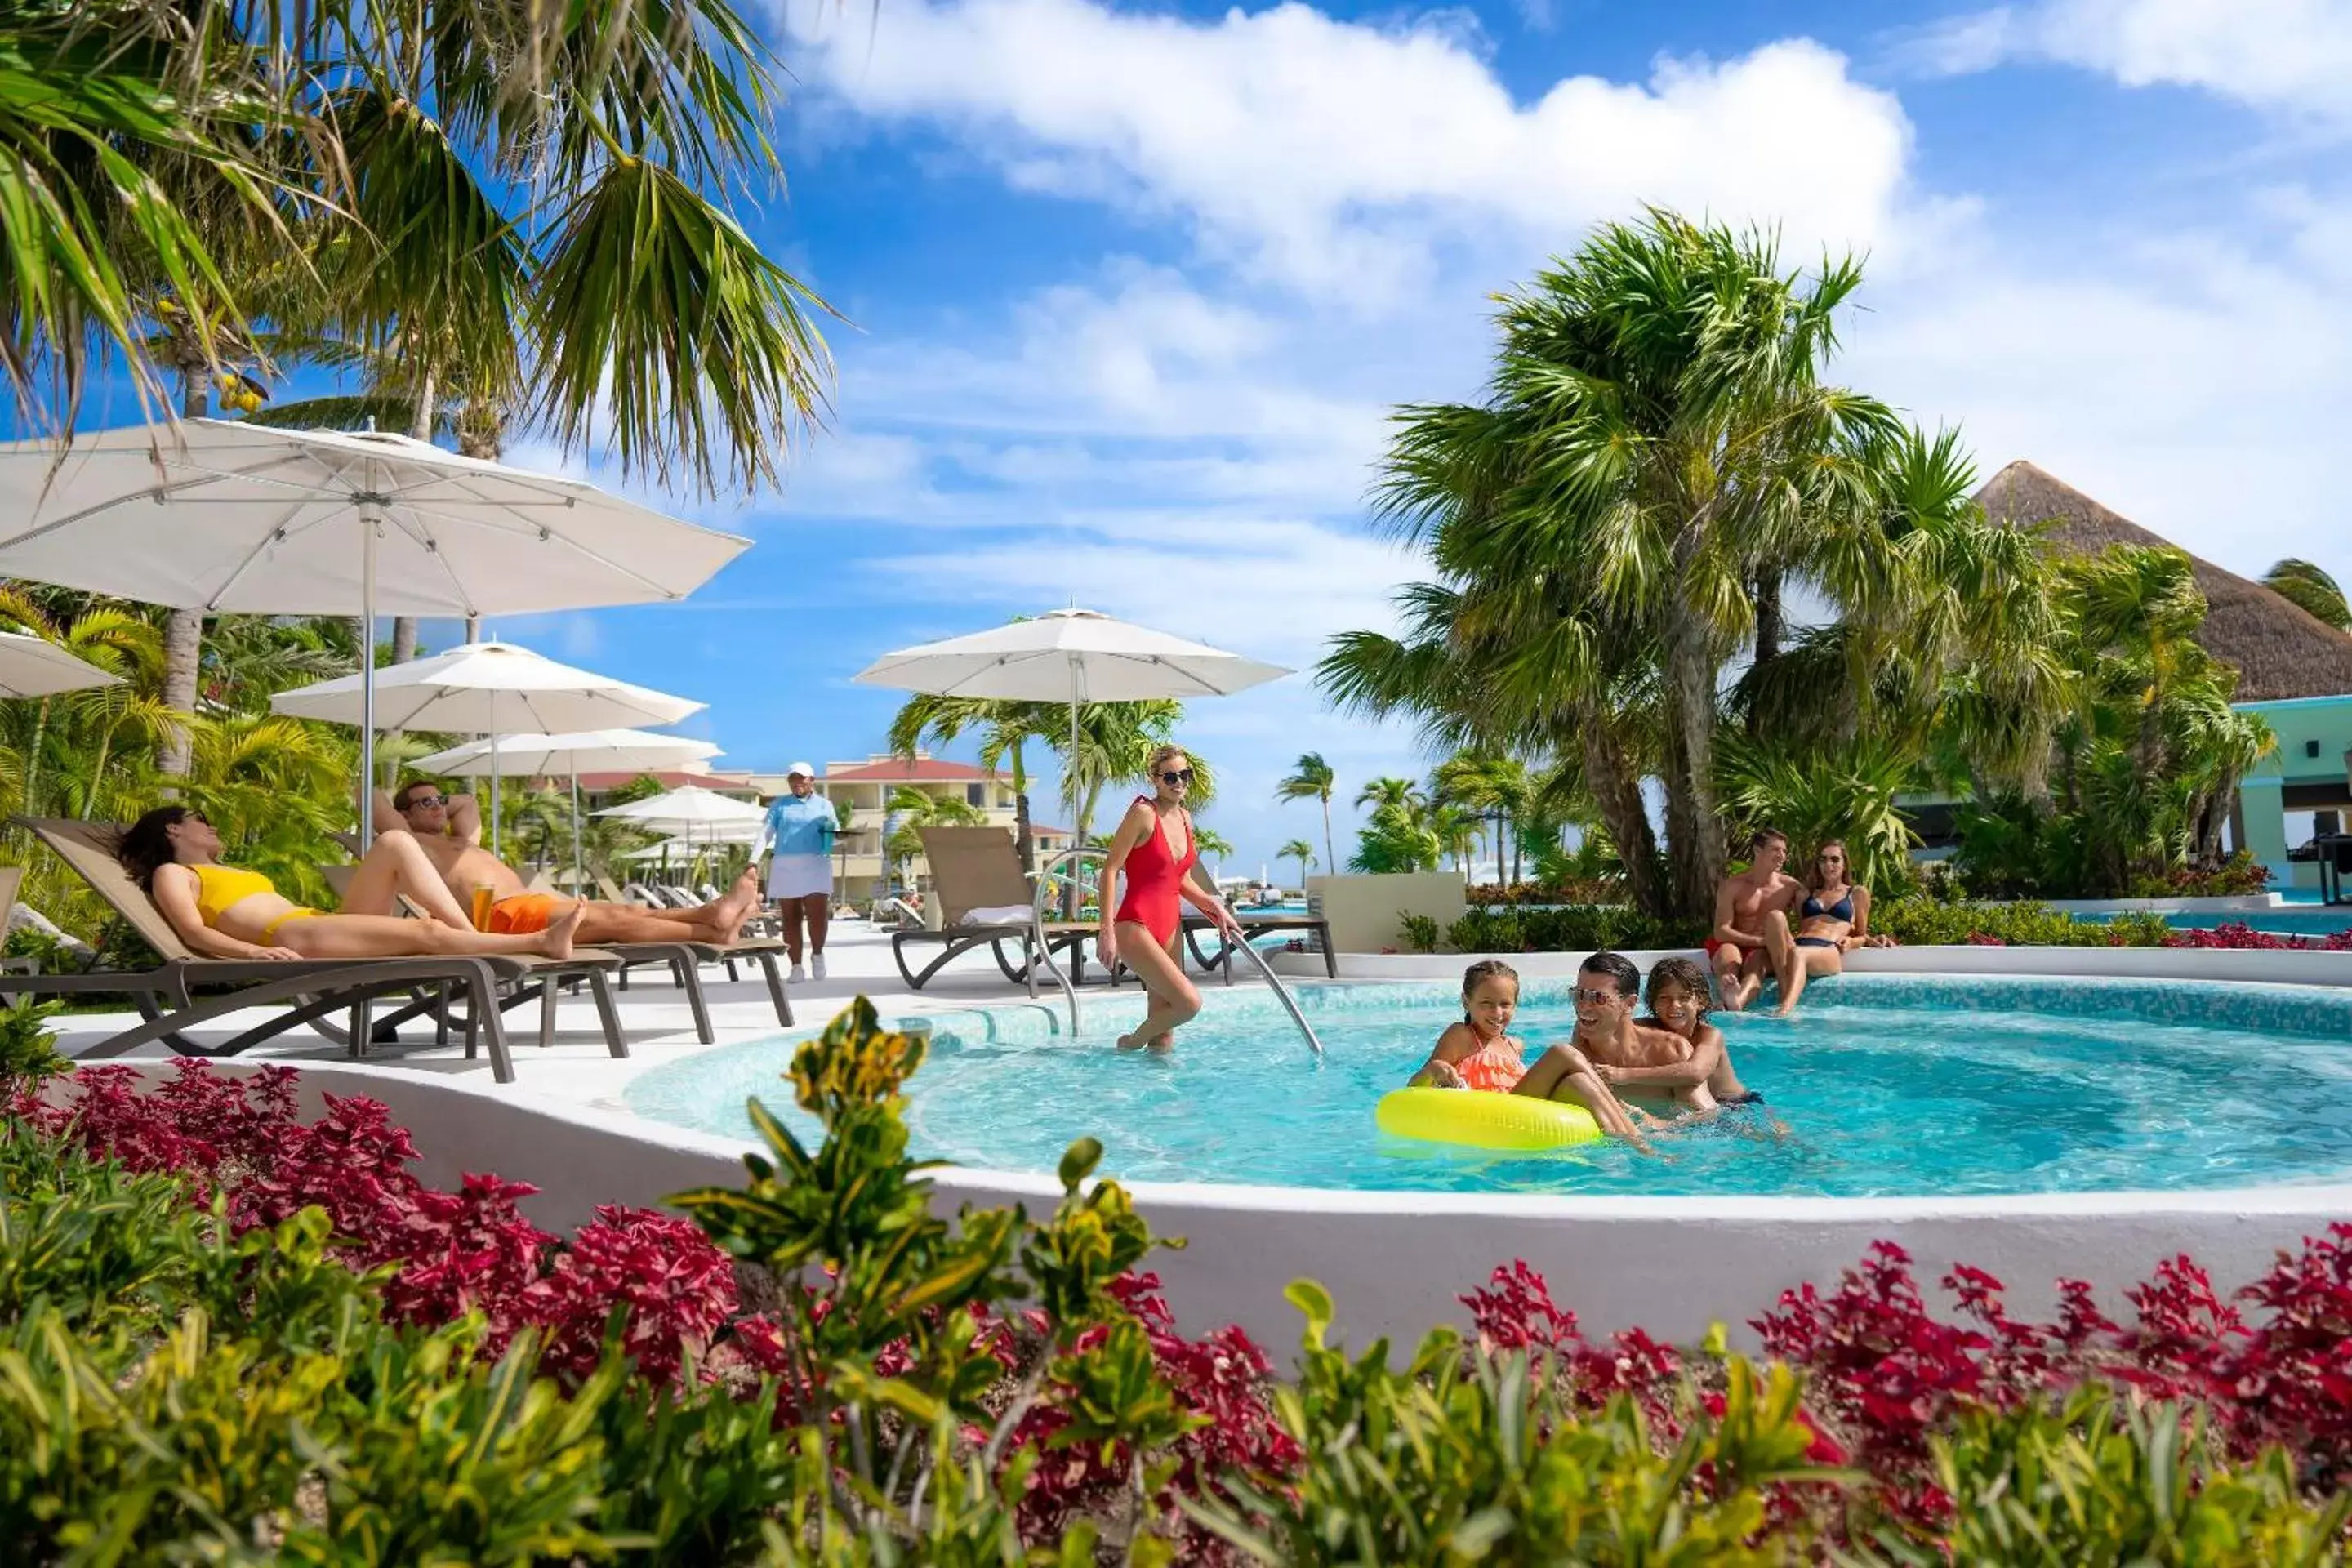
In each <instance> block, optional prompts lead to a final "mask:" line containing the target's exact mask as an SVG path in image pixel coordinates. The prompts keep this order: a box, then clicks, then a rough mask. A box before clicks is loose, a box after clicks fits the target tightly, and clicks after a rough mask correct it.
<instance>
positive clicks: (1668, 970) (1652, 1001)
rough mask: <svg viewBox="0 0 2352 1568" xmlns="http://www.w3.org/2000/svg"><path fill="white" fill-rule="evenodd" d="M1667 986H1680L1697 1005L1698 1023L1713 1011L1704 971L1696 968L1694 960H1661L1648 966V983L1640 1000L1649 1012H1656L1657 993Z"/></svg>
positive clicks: (1702, 1021) (1711, 997)
mask: <svg viewBox="0 0 2352 1568" xmlns="http://www.w3.org/2000/svg"><path fill="white" fill-rule="evenodd" d="M1669 985H1677V986H1680V987H1681V988H1682V990H1683V992H1684V994H1686V995H1687V996H1689V997H1690V999H1691V1000H1692V1001H1694V1002H1696V1003H1697V1004H1698V1016H1699V1021H1700V1022H1701V1023H1704V1022H1706V1016H1707V1014H1708V1013H1710V1012H1712V1011H1713V1010H1714V1008H1713V993H1712V992H1711V991H1710V990H1709V989H1708V987H1707V980H1706V970H1704V969H1701V968H1700V967H1699V966H1698V963H1697V961H1696V960H1695V959H1688V958H1662V959H1660V960H1658V962H1657V963H1654V964H1652V965H1650V983H1649V984H1648V985H1647V986H1646V987H1645V988H1644V989H1643V993H1642V999H1643V1001H1644V1002H1647V1003H1648V1004H1649V1005H1650V1011H1651V1012H1653V1013H1654V1012H1656V1011H1657V1010H1658V993H1659V992H1660V991H1661V990H1663V989H1664V988H1665V987H1666V986H1669Z"/></svg>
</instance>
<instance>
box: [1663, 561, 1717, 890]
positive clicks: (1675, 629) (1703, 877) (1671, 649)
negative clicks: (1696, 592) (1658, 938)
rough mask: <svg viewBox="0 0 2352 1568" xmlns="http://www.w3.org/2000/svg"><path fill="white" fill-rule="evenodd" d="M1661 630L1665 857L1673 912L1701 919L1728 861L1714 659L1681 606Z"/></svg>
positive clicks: (1700, 630)
mask: <svg viewBox="0 0 2352 1568" xmlns="http://www.w3.org/2000/svg"><path fill="white" fill-rule="evenodd" d="M1669 616H1670V617H1671V618H1670V623H1669V625H1668V627H1667V633H1666V682H1667V690H1666V727H1667V733H1666V768H1665V786H1666V854H1667V867H1668V872H1669V876H1670V879H1671V882H1672V888H1671V902H1672V908H1673V910H1674V911H1675V913H1676V914H1678V915H1681V916H1683V917H1685V918H1686V919H1692V920H1705V919H1706V917H1707V916H1708V915H1709V914H1710V913H1711V912H1713V910H1714V909H1715V894H1716V889H1717V887H1718V886H1719V885H1720V884H1721V883H1722V881H1723V874H1724V868H1725V866H1726V865H1727V862H1728V859H1729V850H1728V846H1727V844H1726V843H1725V840H1724V833H1723V818H1722V816H1720V815H1719V814H1718V813H1717V810H1716V800H1715V660H1714V658H1712V657H1711V654H1710V651H1709V648H1708V646H1707V644H1708V637H1707V631H1706V626H1704V625H1703V624H1701V622H1700V621H1699V618H1698V616H1696V614H1694V613H1693V612H1692V611H1691V610H1690V609H1688V608H1687V607H1686V606H1685V605H1680V604H1676V605H1674V606H1673V608H1672V609H1671V610H1670V612H1669Z"/></svg>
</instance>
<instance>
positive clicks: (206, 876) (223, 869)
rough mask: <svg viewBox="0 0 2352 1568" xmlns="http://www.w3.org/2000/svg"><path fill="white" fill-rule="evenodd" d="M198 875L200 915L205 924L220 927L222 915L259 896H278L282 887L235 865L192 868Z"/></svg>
mask: <svg viewBox="0 0 2352 1568" xmlns="http://www.w3.org/2000/svg"><path fill="white" fill-rule="evenodd" d="M188 869H189V870H191V871H194V873H195V874H196V913H197V914H198V915H200V916H201V917H203V919H204V922H205V924H206V925H208V926H216V925H218V924H220V918H221V916H222V915H223V914H224V913H226V911H227V910H230V909H232V908H234V907H235V906H236V905H238V904H241V903H243V902H244V901H245V900H247V899H249V898H251V897H253V895H254V894H256V893H274V892H276V891H277V890H278V885H277V884H276V883H274V882H272V881H271V880H270V879H268V878H267V877H265V876H263V875H262V874H261V873H260V872H258V871H247V870H241V869H239V868H236V867H235V866H191V867H189V868H188Z"/></svg>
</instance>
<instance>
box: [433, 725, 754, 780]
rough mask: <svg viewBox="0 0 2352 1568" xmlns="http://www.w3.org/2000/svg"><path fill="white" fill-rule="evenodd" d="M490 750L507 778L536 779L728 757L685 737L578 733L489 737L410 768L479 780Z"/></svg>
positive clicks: (651, 768) (657, 768)
mask: <svg viewBox="0 0 2352 1568" xmlns="http://www.w3.org/2000/svg"><path fill="white" fill-rule="evenodd" d="M493 748H496V750H497V754H498V756H499V761H500V763H501V765H502V766H504V768H505V769H506V771H507V772H508V773H527V774H531V775H534V776H536V775H539V774H545V773H579V772H580V771H581V770H583V768H584V769H587V770H588V771H590V772H601V773H629V772H640V773H660V772H663V771H665V770H667V769H672V768H678V767H683V766H685V765H686V764H688V763H707V762H709V761H710V760H711V759H712V758H714V757H722V756H725V755H726V754H727V753H726V752H722V751H720V750H719V748H718V747H717V746H716V745H714V744H712V743H711V742H709V741H698V740H695V739H694V738H693V737H692V736H689V735H656V734H654V733H653V732H652V731H646V730H576V731H572V732H571V733H570V734H564V735H524V734H514V735H489V736H485V737H484V738H483V739H481V740H478V741H468V742H466V743H465V744H464V745H462V746H452V747H450V748H449V749H448V750H447V751H446V752H434V753H433V754H432V755H431V756H429V757H419V758H417V759H416V761H415V763H411V764H410V765H411V766H412V767H414V768H415V770H416V771H417V772H418V773H443V774H446V775H448V776H451V777H454V778H479V777H481V776H482V775H483V774H485V773H488V772H489V771H490V762H491V756H492V751H493Z"/></svg>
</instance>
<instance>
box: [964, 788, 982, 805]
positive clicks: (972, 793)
mask: <svg viewBox="0 0 2352 1568" xmlns="http://www.w3.org/2000/svg"><path fill="white" fill-rule="evenodd" d="M963 802H964V804H965V805H987V804H988V786H987V785H986V784H966V785H964V786H963Z"/></svg>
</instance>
